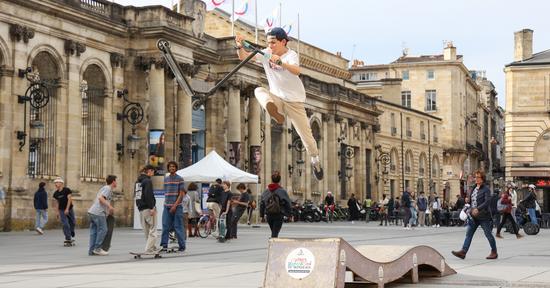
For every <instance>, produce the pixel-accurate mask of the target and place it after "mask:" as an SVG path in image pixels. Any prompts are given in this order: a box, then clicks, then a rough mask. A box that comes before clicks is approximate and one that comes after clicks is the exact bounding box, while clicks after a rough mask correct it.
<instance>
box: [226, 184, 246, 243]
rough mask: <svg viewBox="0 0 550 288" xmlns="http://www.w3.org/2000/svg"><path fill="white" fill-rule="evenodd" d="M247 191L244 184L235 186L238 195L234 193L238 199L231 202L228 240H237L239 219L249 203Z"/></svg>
mask: <svg viewBox="0 0 550 288" xmlns="http://www.w3.org/2000/svg"><path fill="white" fill-rule="evenodd" d="M247 190H249V189H247V188H246V185H244V183H239V185H237V191H239V193H236V194H237V195H238V197H239V198H238V199H235V200H233V201H231V206H232V208H231V209H232V210H233V217H232V218H231V229H230V231H231V234H230V235H229V236H230V237H229V238H230V239H231V238H233V239H237V226H238V224H239V220H240V219H241V216H243V214H244V211H245V210H246V208H247V207H248V203H249V202H250V193H248V191H247Z"/></svg>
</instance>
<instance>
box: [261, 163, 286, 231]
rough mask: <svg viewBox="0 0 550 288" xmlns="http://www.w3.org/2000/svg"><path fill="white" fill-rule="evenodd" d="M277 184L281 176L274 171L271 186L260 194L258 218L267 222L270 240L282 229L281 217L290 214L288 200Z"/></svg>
mask: <svg viewBox="0 0 550 288" xmlns="http://www.w3.org/2000/svg"><path fill="white" fill-rule="evenodd" d="M279 182H281V174H280V173H279V171H275V172H273V174H272V175H271V184H269V185H268V186H267V189H266V190H265V191H264V193H262V200H261V202H260V217H261V218H262V219H263V220H267V224H269V229H271V238H277V237H279V232H280V231H281V228H282V227H283V216H284V215H288V213H289V212H290V198H289V197H288V193H287V192H286V190H285V189H283V187H281V186H280V185H279ZM266 218H267V219H266Z"/></svg>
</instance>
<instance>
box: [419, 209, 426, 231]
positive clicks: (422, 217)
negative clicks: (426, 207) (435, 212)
mask: <svg viewBox="0 0 550 288" xmlns="http://www.w3.org/2000/svg"><path fill="white" fill-rule="evenodd" d="M424 224H426V211H418V226H422V227H424Z"/></svg>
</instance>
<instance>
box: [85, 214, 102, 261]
mask: <svg viewBox="0 0 550 288" xmlns="http://www.w3.org/2000/svg"><path fill="white" fill-rule="evenodd" d="M88 217H90V247H89V248H88V255H92V254H93V251H94V250H95V249H99V248H100V247H101V244H103V239H105V235H106V234H107V217H106V216H105V215H94V214H90V213H88Z"/></svg>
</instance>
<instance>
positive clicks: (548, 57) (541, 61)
mask: <svg viewBox="0 0 550 288" xmlns="http://www.w3.org/2000/svg"><path fill="white" fill-rule="evenodd" d="M545 64H550V49H548V50H546V51H542V52H539V53H535V54H533V56H531V58H528V59H525V60H523V61H515V62H512V63H510V64H508V65H506V66H523V65H545Z"/></svg>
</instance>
